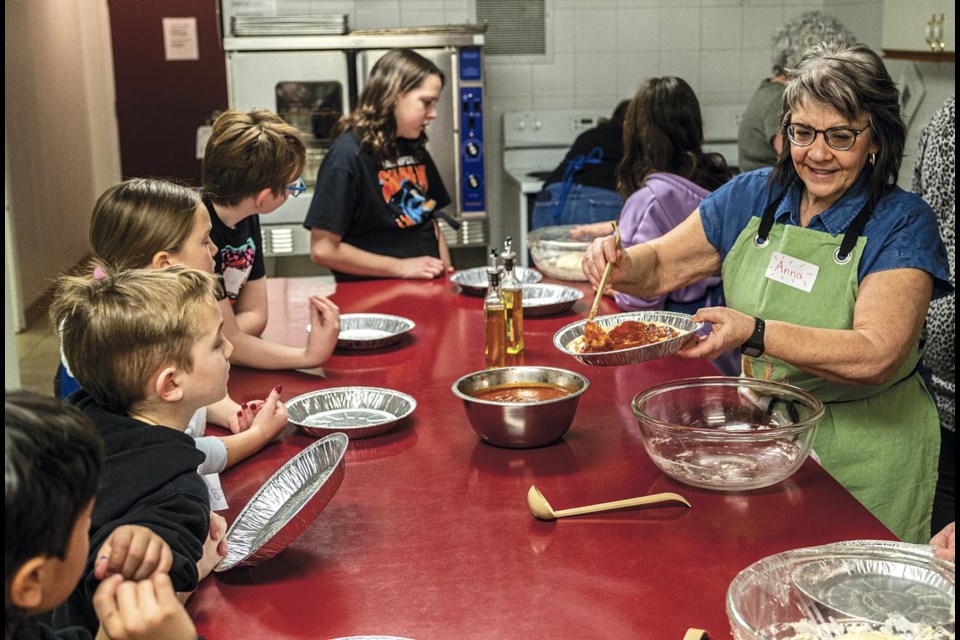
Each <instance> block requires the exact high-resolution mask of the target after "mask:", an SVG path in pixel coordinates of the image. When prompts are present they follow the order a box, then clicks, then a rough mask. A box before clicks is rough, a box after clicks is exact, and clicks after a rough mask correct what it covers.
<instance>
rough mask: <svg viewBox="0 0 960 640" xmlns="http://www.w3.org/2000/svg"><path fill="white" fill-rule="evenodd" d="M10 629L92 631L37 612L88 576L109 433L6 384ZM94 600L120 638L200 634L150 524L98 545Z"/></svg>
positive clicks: (77, 636)
mask: <svg viewBox="0 0 960 640" xmlns="http://www.w3.org/2000/svg"><path fill="white" fill-rule="evenodd" d="M3 404H4V408H3V414H4V415H3V418H4V419H3V423H4V425H3V431H4V487H5V489H4V522H5V524H4V529H5V535H4V556H5V561H4V638H13V639H15V640H28V639H38V640H39V639H41V638H45V639H53V638H71V639H73V640H82V639H84V638H90V637H92V636H91V635H90V633H89V632H87V631H86V630H85V629H82V628H76V627H73V628H66V629H63V630H60V631H54V630H53V629H52V628H50V627H48V626H46V625H45V624H43V623H41V622H40V621H39V620H38V619H37V616H39V615H40V614H43V613H46V612H48V611H50V610H51V609H53V608H54V607H56V606H57V605H59V604H61V603H62V602H63V601H64V600H65V599H66V598H67V596H68V595H69V594H70V592H71V591H72V590H73V588H74V587H75V586H76V585H77V583H78V582H79V581H80V578H81V577H82V576H83V568H84V564H85V563H86V562H87V555H88V554H89V549H90V541H89V539H88V537H87V530H88V529H89V527H90V518H91V513H92V511H93V508H94V507H93V505H94V502H93V500H94V494H95V493H96V490H97V481H98V480H99V478H100V473H101V470H102V468H103V459H104V454H103V443H102V442H101V441H100V437H99V436H98V435H97V431H96V428H95V427H94V425H93V424H92V423H91V422H90V420H89V419H88V418H87V417H86V416H85V415H83V413H81V412H80V411H78V410H77V409H75V408H73V407H69V406H65V405H63V404H61V403H60V402H58V401H57V400H56V399H55V398H51V397H47V396H41V395H38V394H34V393H29V392H25V391H7V392H6V393H4V403H3ZM95 557H96V559H97V561H96V569H95V572H96V577H97V579H98V580H102V582H100V585H99V586H98V587H97V590H96V593H95V594H94V597H93V601H94V608H95V609H96V614H97V617H98V619H99V621H100V624H101V625H102V629H103V631H104V632H106V634H107V635H108V636H109V637H111V638H157V637H163V638H169V639H171V640H178V639H181V638H182V639H184V640H186V639H190V640H192V639H193V638H196V631H195V629H194V626H193V622H192V621H191V620H190V616H189V615H187V612H186V611H185V610H184V608H183V605H182V604H180V601H179V600H178V599H177V596H176V593H175V592H174V590H173V584H172V583H171V582H170V577H169V576H168V575H167V573H166V571H167V570H168V569H169V568H170V565H171V563H172V562H173V556H172V555H171V553H170V548H169V547H168V546H167V544H166V543H165V542H164V541H163V539H162V538H160V536H158V535H157V534H155V533H153V532H152V531H150V530H149V529H147V528H145V527H138V526H130V525H127V526H121V527H118V528H117V529H115V530H114V531H113V533H112V534H111V535H110V536H109V537H108V538H107V540H106V542H105V543H104V545H103V546H102V547H101V548H100V549H99V551H98V552H97V553H96V555H95Z"/></svg>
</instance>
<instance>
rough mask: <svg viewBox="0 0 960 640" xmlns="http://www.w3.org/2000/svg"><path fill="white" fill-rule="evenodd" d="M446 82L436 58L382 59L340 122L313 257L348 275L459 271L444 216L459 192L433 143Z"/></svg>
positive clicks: (317, 195) (398, 52) (315, 205)
mask: <svg viewBox="0 0 960 640" xmlns="http://www.w3.org/2000/svg"><path fill="white" fill-rule="evenodd" d="M443 83H444V76H443V73H442V72H441V71H440V69H438V68H437V66H436V65H434V64H433V63H432V62H430V61H429V60H427V59H426V58H424V57H423V56H421V55H419V54H417V53H414V52H413V51H409V50H407V49H395V50H393V51H390V52H389V53H387V54H386V55H384V56H383V57H382V58H381V59H380V60H379V61H378V62H377V63H376V65H374V67H373V71H372V72H371V74H370V78H369V80H368V82H367V85H366V87H365V88H364V89H363V92H362V93H361V95H360V100H359V105H358V106H357V108H356V109H355V110H354V111H353V112H352V113H350V114H349V115H346V116H344V117H343V118H341V120H340V122H339V123H338V125H337V129H336V131H337V133H339V134H340V135H339V137H338V138H337V140H336V141H335V142H334V143H333V146H332V147H331V148H330V150H329V151H328V152H327V155H326V157H325V158H324V160H323V164H322V165H321V166H320V172H319V174H318V176H317V184H316V188H315V190H314V196H313V201H312V202H311V203H310V211H309V212H308V213H307V219H306V221H304V226H305V227H307V228H308V229H310V230H311V250H310V254H311V259H312V260H313V261H314V262H316V263H317V264H321V265H323V266H325V267H328V268H329V269H331V270H332V271H333V272H334V275H335V276H336V277H337V279H338V280H353V279H359V278H420V279H430V278H436V277H438V276H440V275H443V274H444V273H446V272H449V271H452V269H453V268H452V266H451V265H450V254H449V251H448V250H447V245H446V242H445V241H444V238H443V234H442V233H440V230H439V227H438V226H437V221H436V218H435V217H434V214H435V213H436V212H439V210H440V209H442V208H443V207H445V206H446V205H448V204H450V196H449V195H448V194H447V190H446V188H445V187H444V186H443V181H442V180H441V179H440V174H439V172H438V171H437V167H436V165H434V163H433V159H432V158H431V157H430V154H429V153H428V152H427V150H426V148H425V146H424V145H425V143H426V140H427V137H426V133H425V131H426V128H427V125H429V124H430V122H431V121H432V120H433V119H434V118H436V117H437V101H438V99H439V97H440V90H441V89H442V88H443Z"/></svg>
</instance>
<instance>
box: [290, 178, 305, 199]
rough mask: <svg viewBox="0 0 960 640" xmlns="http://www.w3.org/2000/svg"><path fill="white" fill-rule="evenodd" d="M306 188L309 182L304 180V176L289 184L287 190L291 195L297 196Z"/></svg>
mask: <svg viewBox="0 0 960 640" xmlns="http://www.w3.org/2000/svg"><path fill="white" fill-rule="evenodd" d="M306 190H307V183H306V182H304V181H303V178H297V181H296V182H294V183H293V184H288V185H287V191H289V192H290V196H291V197H293V198H296V197H297V196H299V195H300V194H301V193H303V192H304V191H306Z"/></svg>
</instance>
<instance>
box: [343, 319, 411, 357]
mask: <svg viewBox="0 0 960 640" xmlns="http://www.w3.org/2000/svg"><path fill="white" fill-rule="evenodd" d="M415 326H417V325H416V323H414V321H413V320H410V319H408V318H404V317H402V316H392V315H388V314H385V313H345V314H343V315H342V316H340V335H338V336H337V349H380V348H381V347H388V346H390V345H392V344H396V343H397V342H399V341H400V338H401V337H402V336H403V334H405V333H407V332H408V331H410V330H411V329H413V328H414V327H415Z"/></svg>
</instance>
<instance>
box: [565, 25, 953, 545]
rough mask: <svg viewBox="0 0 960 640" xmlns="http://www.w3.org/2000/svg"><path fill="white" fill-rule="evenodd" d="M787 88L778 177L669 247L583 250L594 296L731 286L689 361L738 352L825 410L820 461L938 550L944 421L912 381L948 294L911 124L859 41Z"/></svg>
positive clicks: (893, 524) (833, 52)
mask: <svg viewBox="0 0 960 640" xmlns="http://www.w3.org/2000/svg"><path fill="white" fill-rule="evenodd" d="M789 73H790V77H789V80H788V83H787V86H786V88H785V91H784V105H785V106H786V109H785V112H786V113H785V119H784V123H783V131H784V134H785V136H786V139H787V141H788V144H787V146H786V147H785V148H784V150H783V152H782V153H781V155H780V159H779V160H778V163H777V166H776V167H775V169H772V170H771V169H764V170H759V171H751V172H749V173H745V174H740V175H739V176H736V177H735V178H733V179H732V180H731V181H730V182H728V183H727V184H725V185H723V186H722V187H720V188H719V189H717V190H716V191H714V192H713V193H712V194H710V195H709V196H707V198H706V199H704V201H703V202H702V203H701V204H700V207H699V209H698V210H697V211H695V212H694V213H693V214H692V215H691V216H690V217H689V218H687V219H686V220H685V221H684V222H682V223H681V224H680V225H678V226H677V227H675V228H674V229H673V230H672V231H670V232H668V233H667V234H666V235H664V236H662V237H660V238H657V239H655V240H652V241H650V242H648V243H644V244H639V245H635V246H633V247H630V248H628V249H625V250H623V251H618V250H617V247H616V243H615V242H614V239H613V238H612V237H607V238H602V239H597V240H595V241H594V242H593V244H592V245H591V246H590V247H589V248H588V249H587V252H586V254H585V256H584V259H583V271H584V274H585V275H586V276H587V278H588V279H589V280H590V282H592V283H593V284H594V286H597V285H598V284H599V281H600V277H601V274H602V273H603V270H604V268H605V266H606V264H607V263H608V262H612V263H613V264H614V266H613V270H612V273H611V276H610V280H611V283H612V286H613V288H614V289H616V290H618V291H623V292H625V293H630V294H632V295H636V296H642V297H647V296H651V295H662V294H663V293H665V292H667V291H673V290H674V289H678V288H680V287H684V286H688V285H690V284H692V283H693V282H696V281H698V280H701V279H703V278H705V277H707V276H711V275H717V274H721V275H722V277H723V285H724V295H725V296H726V298H727V306H726V307H709V308H705V309H701V310H700V311H698V312H697V313H696V315H695V316H694V319H695V320H698V321H703V322H710V323H711V324H712V330H711V333H710V334H709V335H708V336H706V337H705V338H702V339H701V340H700V341H699V342H698V343H695V344H691V345H689V346H687V347H686V348H684V349H683V350H682V351H680V355H682V356H686V357H691V358H700V357H706V358H715V357H716V356H718V355H719V354H721V353H724V352H726V351H728V350H730V349H731V348H736V347H740V351H741V353H742V354H743V355H744V358H743V374H744V375H746V376H749V377H755V378H760V379H773V380H779V381H783V382H786V383H789V384H793V385H796V386H799V387H802V388H804V389H806V390H808V391H810V392H811V393H813V394H814V395H816V396H818V397H819V398H820V399H821V400H822V401H823V403H824V408H825V414H824V417H823V419H822V420H821V422H820V424H819V425H818V427H817V434H816V441H815V442H814V448H815V449H816V452H817V454H818V455H819V458H820V463H821V465H822V466H823V467H824V468H825V469H826V470H827V471H828V472H829V473H830V474H831V475H832V476H833V477H834V478H836V479H837V480H838V481H839V482H840V483H841V484H842V485H843V486H844V487H845V488H846V489H847V490H848V491H850V492H851V493H852V494H853V495H854V496H855V497H856V498H857V499H858V500H859V501H860V502H861V503H862V504H863V505H864V506H866V507H867V509H869V510H870V511H871V512H872V513H873V514H874V515H875V516H876V517H877V518H879V519H880V520H881V521H882V522H883V523H884V524H885V525H886V526H887V527H889V528H890V529H891V530H892V531H893V532H894V533H895V534H896V535H897V536H899V537H900V538H901V539H902V540H905V541H908V542H915V543H921V542H926V541H928V540H929V539H930V511H931V508H932V505H933V494H934V489H935V486H936V479H937V469H936V456H937V453H938V452H939V448H940V433H939V428H938V423H939V419H938V416H937V410H936V405H935V404H934V402H933V399H932V397H931V396H930V393H929V392H928V390H927V388H926V386H925V385H924V383H923V380H922V378H921V376H920V374H919V372H918V371H917V364H918V362H919V361H920V333H921V330H922V328H923V321H924V318H925V317H926V313H927V307H928V306H929V304H930V300H931V297H933V296H935V297H937V298H939V297H941V296H942V295H944V294H946V293H948V292H949V291H951V290H952V286H951V285H950V283H949V281H948V277H949V274H948V271H947V256H946V251H945V250H944V248H943V242H942V241H941V240H940V236H939V233H938V232H937V221H936V216H935V214H934V213H933V211H932V210H931V209H930V206H929V205H927V203H926V202H924V201H923V199H922V198H920V197H919V196H917V195H916V194H912V193H907V192H905V191H903V190H902V189H900V188H898V187H897V186H896V181H897V176H898V173H899V170H900V163H901V161H902V158H903V149H904V144H905V142H906V128H905V126H904V123H903V119H902V117H901V115H900V105H899V96H898V91H897V89H896V85H895V84H894V83H893V80H892V79H891V78H890V74H889V73H888V72H887V70H886V68H885V67H884V64H883V60H881V59H880V56H878V55H877V54H876V53H874V52H873V51H872V50H871V49H869V48H868V47H866V46H864V45H845V44H841V43H823V44H819V45H816V46H814V47H813V48H811V49H809V50H808V51H807V52H806V54H804V56H803V58H802V59H801V61H800V63H799V64H798V65H797V67H796V68H795V69H793V70H791V71H790V72H789Z"/></svg>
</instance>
